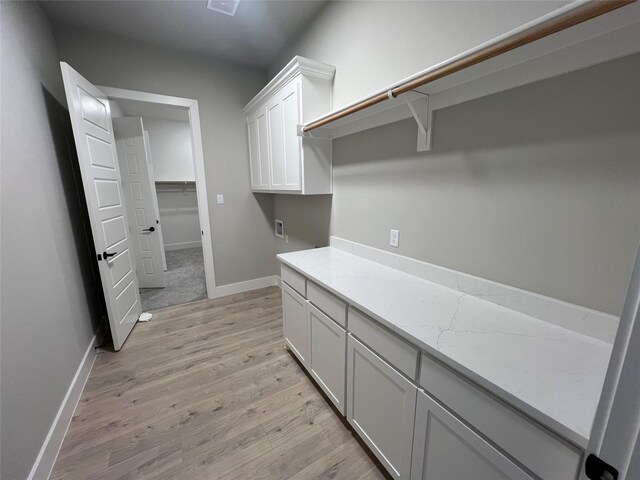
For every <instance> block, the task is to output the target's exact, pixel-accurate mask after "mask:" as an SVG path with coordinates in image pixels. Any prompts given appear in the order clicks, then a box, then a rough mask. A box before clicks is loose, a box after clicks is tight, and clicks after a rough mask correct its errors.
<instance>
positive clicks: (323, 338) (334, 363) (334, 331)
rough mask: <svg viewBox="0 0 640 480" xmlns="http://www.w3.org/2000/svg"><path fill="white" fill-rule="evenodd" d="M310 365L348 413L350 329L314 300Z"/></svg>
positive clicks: (310, 311)
mask: <svg viewBox="0 0 640 480" xmlns="http://www.w3.org/2000/svg"><path fill="white" fill-rule="evenodd" d="M307 313H308V317H309V318H308V325H309V358H308V362H307V368H308V369H309V373H311V376H313V378H314V379H315V380H316V381H317V382H318V385H320V388H322V390H324V393H326V394H327V396H328V397H329V399H330V400H331V401H332V402H333V404H334V405H335V406H336V408H337V409H338V410H339V411H340V413H342V415H345V413H346V412H345V401H344V400H345V395H344V392H345V388H346V373H347V369H346V363H347V332H346V331H345V330H344V328H341V327H340V325H338V324H337V323H336V322H334V321H333V320H331V319H330V318H329V317H328V316H326V315H325V314H324V313H322V312H321V311H320V310H318V309H317V308H316V307H314V306H313V305H311V304H308V305H307Z"/></svg>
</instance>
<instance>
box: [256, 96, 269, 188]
mask: <svg viewBox="0 0 640 480" xmlns="http://www.w3.org/2000/svg"><path fill="white" fill-rule="evenodd" d="M256 123H257V127H258V151H259V153H260V182H259V185H258V189H260V190H269V189H270V185H271V178H270V175H269V170H270V167H269V163H270V158H269V125H268V122H267V109H266V108H262V109H260V111H259V112H258V114H257V116H256Z"/></svg>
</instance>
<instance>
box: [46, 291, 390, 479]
mask: <svg viewBox="0 0 640 480" xmlns="http://www.w3.org/2000/svg"><path fill="white" fill-rule="evenodd" d="M386 477H387V475H386V474H383V473H382V472H381V470H380V469H379V468H378V466H377V465H376V464H375V463H374V461H373V460H372V459H371V456H370V454H369V453H368V452H366V450H365V449H364V448H363V447H362V446H361V444H360V443H359V442H358V441H356V438H355V436H354V435H353V434H352V433H351V432H350V431H349V429H348V428H347V427H346V426H345V424H344V423H343V422H342V421H341V420H340V419H339V418H338V416H337V415H336V413H335V412H334V411H333V409H332V408H331V407H330V406H329V404H328V402H327V400H326V399H325V398H324V397H323V396H322V395H321V394H320V393H319V392H318V390H317V389H316V387H315V385H314V384H313V382H312V381H311V380H310V379H309V377H308V376H307V375H306V374H305V373H304V371H303V370H302V369H301V367H300V366H299V365H298V364H297V362H296V361H295V360H294V359H293V357H292V356H291V354H289V353H288V352H287V351H286V350H285V349H284V348H283V341H282V309H281V299H280V289H279V288H277V287H269V288H265V289H260V290H254V291H251V292H246V293H242V294H238V295H232V296H229V297H224V298H220V299H215V300H201V301H198V302H193V303H190V304H185V305H178V306H174V307H169V308H165V309H162V310H157V311H156V312H155V313H154V316H153V319H152V320H151V321H150V322H149V323H139V324H138V325H137V326H136V327H135V329H134V330H133V332H132V334H131V336H130V338H129V339H128V340H127V342H126V343H125V345H124V347H123V348H122V350H121V351H120V352H117V353H116V352H111V351H102V352H100V353H99V355H98V357H97V359H96V361H95V364H94V366H93V370H92V371H91V375H90V377H89V380H88V382H87V385H86V387H85V390H84V392H83V394H82V398H81V399H80V403H79V405H78V408H77V410H76V413H75V416H74V417H73V420H72V422H71V425H70V427H69V431H68V433H67V436H66V438H65V440H64V444H63V446H62V449H61V451H60V454H59V456H58V459H57V461H56V464H55V466H54V470H53V473H52V475H51V478H52V479H110V480H113V479H119V478H131V479H133V478H135V479H141V478H155V479H168V478H180V479H216V480H218V479H219V480H232V479H238V480H240V479H242V480H245V479H258V478H260V479H289V478H291V479H296V480H298V479H315V478H318V479H320V478H322V479H349V480H355V479H381V478H386Z"/></svg>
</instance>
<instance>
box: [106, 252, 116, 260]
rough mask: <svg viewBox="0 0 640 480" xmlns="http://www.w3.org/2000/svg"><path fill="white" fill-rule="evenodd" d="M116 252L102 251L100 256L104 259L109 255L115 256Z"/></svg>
mask: <svg viewBox="0 0 640 480" xmlns="http://www.w3.org/2000/svg"><path fill="white" fill-rule="evenodd" d="M117 254H118V252H113V253H107V252H102V257H103V258H104V259H105V260H106V259H107V258H109V257H115V256H116V255H117Z"/></svg>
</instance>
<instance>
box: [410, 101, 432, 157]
mask: <svg viewBox="0 0 640 480" xmlns="http://www.w3.org/2000/svg"><path fill="white" fill-rule="evenodd" d="M418 93H422V92H418ZM404 101H405V103H406V104H407V107H409V110H411V115H413V118H414V119H415V121H416V123H417V124H418V151H419V152H428V151H429V150H431V132H432V125H433V112H432V111H431V106H430V104H429V95H427V94H426V93H425V94H423V96H422V97H420V98H418V99H416V100H409V99H408V98H407V97H406V96H405V97H404Z"/></svg>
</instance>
